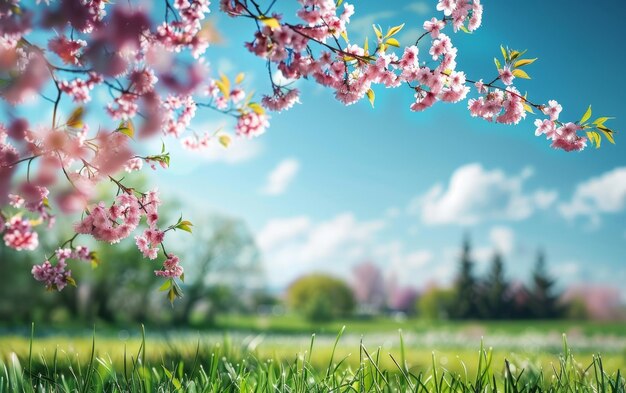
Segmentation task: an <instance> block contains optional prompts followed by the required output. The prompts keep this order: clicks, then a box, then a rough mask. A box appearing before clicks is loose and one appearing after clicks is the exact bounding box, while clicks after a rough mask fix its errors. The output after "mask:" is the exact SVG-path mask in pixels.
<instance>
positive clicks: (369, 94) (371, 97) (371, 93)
mask: <svg viewBox="0 0 626 393" xmlns="http://www.w3.org/2000/svg"><path fill="white" fill-rule="evenodd" d="M366 94H367V99H368V100H369V101H370V104H371V105H372V108H373V107H374V100H375V99H376V94H374V90H372V89H368V90H367V93H366Z"/></svg>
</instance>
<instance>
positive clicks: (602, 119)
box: [593, 116, 615, 126]
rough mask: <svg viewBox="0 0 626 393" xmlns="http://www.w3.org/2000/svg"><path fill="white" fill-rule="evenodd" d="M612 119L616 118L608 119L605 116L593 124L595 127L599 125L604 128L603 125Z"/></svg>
mask: <svg viewBox="0 0 626 393" xmlns="http://www.w3.org/2000/svg"><path fill="white" fill-rule="evenodd" d="M611 119H615V118H614V117H606V116H605V117H598V118H597V119H595V120H594V121H593V124H595V125H597V126H602V125H604V123H605V122H606V121H607V120H611Z"/></svg>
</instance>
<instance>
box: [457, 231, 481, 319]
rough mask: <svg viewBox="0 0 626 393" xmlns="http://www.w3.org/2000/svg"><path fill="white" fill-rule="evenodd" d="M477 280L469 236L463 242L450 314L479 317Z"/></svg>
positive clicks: (459, 317) (466, 317) (467, 317)
mask: <svg viewBox="0 0 626 393" xmlns="http://www.w3.org/2000/svg"><path fill="white" fill-rule="evenodd" d="M477 295H478V290H477V282H476V278H475V277H474V262H473V261H472V259H471V245H470V241H469V238H468V237H466V238H465V241H464V242H463V252H462V253H461V260H460V271H459V275H458V277H457V279H456V283H455V301H454V303H453V304H452V310H450V311H451V312H450V315H451V316H452V317H453V318H457V319H470V318H477V317H479V312H478V311H479V310H478V301H477V297H478V296H477Z"/></svg>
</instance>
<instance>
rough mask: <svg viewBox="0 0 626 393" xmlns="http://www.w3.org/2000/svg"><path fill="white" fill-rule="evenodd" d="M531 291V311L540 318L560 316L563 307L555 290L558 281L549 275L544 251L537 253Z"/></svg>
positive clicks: (535, 316)
mask: <svg viewBox="0 0 626 393" xmlns="http://www.w3.org/2000/svg"><path fill="white" fill-rule="evenodd" d="M532 279H533V281H532V287H531V293H530V312H531V315H532V317H534V318H538V319H550V318H559V317H561V316H562V314H563V308H562V307H561V306H560V305H559V302H558V300H559V294H558V293H557V292H556V290H555V287H554V285H555V283H556V281H555V280H554V279H553V278H552V277H550V276H549V274H548V272H547V269H546V258H545V254H544V253H543V251H541V250H540V251H539V252H538V253H537V262H536V263H535V268H534V270H533V278H532Z"/></svg>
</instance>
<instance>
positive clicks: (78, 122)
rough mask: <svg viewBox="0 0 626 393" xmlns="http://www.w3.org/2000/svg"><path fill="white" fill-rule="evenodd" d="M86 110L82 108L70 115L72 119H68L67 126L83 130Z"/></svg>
mask: <svg viewBox="0 0 626 393" xmlns="http://www.w3.org/2000/svg"><path fill="white" fill-rule="evenodd" d="M84 113H85V112H84V110H83V107H82V106H79V107H78V108H76V109H74V110H73V111H72V113H71V114H70V117H69V118H68V119H67V123H66V124H67V126H68V127H72V128H82V127H83V115H84Z"/></svg>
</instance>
